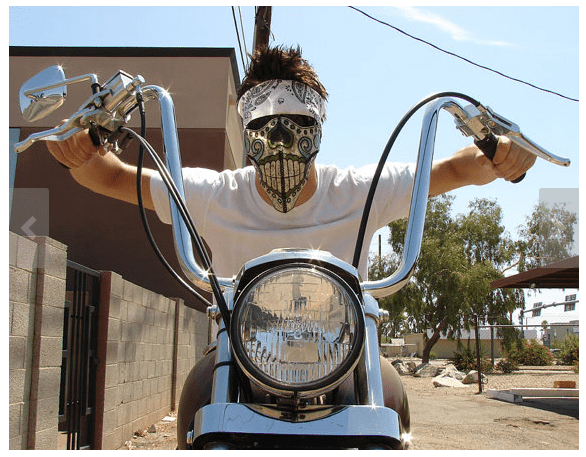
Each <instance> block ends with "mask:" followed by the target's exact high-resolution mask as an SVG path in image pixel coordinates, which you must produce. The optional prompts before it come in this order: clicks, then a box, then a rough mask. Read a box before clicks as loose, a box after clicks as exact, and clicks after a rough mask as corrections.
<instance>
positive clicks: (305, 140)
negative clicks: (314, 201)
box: [238, 79, 325, 213]
mask: <svg viewBox="0 0 586 457" xmlns="http://www.w3.org/2000/svg"><path fill="white" fill-rule="evenodd" d="M238 112H239V113H240V115H241V116H242V119H243V122H244V126H245V131H244V152H245V154H247V156H248V157H249V158H250V160H251V161H252V163H253V164H254V166H255V168H256V171H257V173H258V176H259V179H260V183H261V185H262V188H263V189H264V191H265V192H266V194H267V196H268V198H269V200H270V201H271V203H272V205H273V207H274V208H275V209H276V210H277V211H280V212H282V213H286V212H288V211H291V209H293V208H294V207H295V204H296V203H297V199H298V198H299V194H300V193H301V190H302V189H303V186H304V185H305V184H306V183H307V179H308V177H309V172H310V170H311V167H312V165H313V161H314V159H315V155H316V154H317V152H318V151H319V145H320V141H321V134H322V132H321V124H322V122H323V120H324V119H325V101H324V100H323V98H322V97H321V96H320V95H319V94H318V93H317V92H316V91H315V90H313V89H312V88H311V87H309V86H307V85H306V84H303V83H300V82H297V81H283V80H280V79H276V80H270V81H265V82H263V83H261V84H259V85H257V86H255V87H253V88H251V89H250V90H248V91H247V92H246V93H245V94H244V95H243V96H242V98H241V99H240V100H239V102H238ZM253 121H254V122H253Z"/></svg>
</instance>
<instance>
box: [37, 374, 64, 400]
mask: <svg viewBox="0 0 586 457" xmlns="http://www.w3.org/2000/svg"><path fill="white" fill-rule="evenodd" d="M60 383H61V368H60V367H55V368H41V369H40V370H39V387H38V391H37V394H36V395H37V398H40V399H47V398H50V399H55V398H57V399H58V398H59V387H60ZM31 396H32V395H31Z"/></svg>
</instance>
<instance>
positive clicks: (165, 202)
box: [150, 173, 171, 224]
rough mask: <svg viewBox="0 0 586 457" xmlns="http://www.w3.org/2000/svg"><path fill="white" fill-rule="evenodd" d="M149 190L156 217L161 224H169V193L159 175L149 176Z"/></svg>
mask: <svg viewBox="0 0 586 457" xmlns="http://www.w3.org/2000/svg"><path fill="white" fill-rule="evenodd" d="M150 189H151V198H152V199H153V204H154V205H155V212H156V213H157V216H159V219H160V220H161V222H163V223H165V224H170V223H171V210H170V206H169V193H168V192H167V186H165V183H164V182H163V178H161V175H160V174H159V173H153V175H152V176H151V181H150Z"/></svg>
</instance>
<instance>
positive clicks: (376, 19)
mask: <svg viewBox="0 0 586 457" xmlns="http://www.w3.org/2000/svg"><path fill="white" fill-rule="evenodd" d="M348 8H350V9H352V10H354V11H356V12H358V13H360V14H362V15H364V16H366V17H367V18H369V19H371V20H373V21H375V22H378V23H379V24H382V25H385V26H387V27H390V28H392V29H393V30H396V31H397V32H399V33H402V34H403V35H405V36H407V37H409V38H411V39H413V40H416V41H419V42H421V43H424V44H427V45H428V46H431V47H432V48H434V49H436V50H438V51H441V52H443V53H445V54H448V55H450V56H452V57H456V58H458V59H461V60H463V61H464V62H466V63H469V64H471V65H474V66H476V67H478V68H482V69H483V70H488V71H491V72H493V73H495V74H497V75H499V76H502V77H504V78H507V79H510V80H511V81H515V82H518V83H521V84H525V85H527V86H529V87H532V88H534V89H537V90H540V91H542V92H548V93H550V94H553V95H557V96H558V97H561V98H565V99H567V100H570V101H573V102H579V100H578V99H577V98H572V97H568V96H566V95H563V94H560V93H559V92H555V91H553V90H549V89H545V88H543V87H539V86H536V85H535V84H532V83H529V82H527V81H524V80H522V79H519V78H515V77H512V76H509V75H507V74H505V73H502V72H500V71H498V70H495V69H493V68H490V67H487V66H485V65H481V64H478V63H476V62H473V61H472V60H470V59H467V58H466V57H462V56H460V55H458V54H456V53H454V52H451V51H447V50H445V49H442V48H440V47H439V46H436V45H435V44H433V43H430V42H429V41H426V40H424V39H422V38H418V37H416V36H414V35H411V34H409V33H407V32H405V31H404V30H401V29H400V28H398V27H396V26H394V25H391V24H389V23H388V22H385V21H382V20H380V19H378V18H376V17H374V16H371V15H370V14H368V13H366V12H364V11H362V10H361V9H359V8H356V7H354V6H349V7H348Z"/></svg>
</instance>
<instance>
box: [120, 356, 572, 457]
mask: <svg viewBox="0 0 586 457" xmlns="http://www.w3.org/2000/svg"><path fill="white" fill-rule="evenodd" d="M402 380H403V383H404V386H405V389H406V390H407V395H408V397H409V405H410V410H411V436H412V441H411V445H410V447H409V449H412V450H447V449H449V450H465V449H474V450H475V449H520V450H521V449H543V450H553V449H578V448H579V447H578V446H579V420H578V413H577V407H578V405H577V402H578V399H569V400H568V399H565V400H564V399H562V400H557V401H556V400H551V401H547V400H543V399H525V400H524V402H523V403H521V404H512V403H507V402H503V401H499V400H494V399H489V398H488V397H487V396H486V390H488V389H496V390H507V389H511V388H520V387H539V388H551V387H553V381H575V382H576V387H579V385H578V383H579V375H578V374H575V373H573V372H572V371H571V370H570V369H569V368H568V367H555V366H554V367H545V368H544V367H523V369H522V370H521V371H519V372H515V373H513V374H498V373H497V374H488V383H487V384H486V385H485V386H484V388H483V392H482V393H480V394H479V393H478V385H477V384H471V385H468V386H466V387H463V388H454V387H434V386H433V384H432V378H416V377H413V376H410V375H407V376H403V377H402ZM174 416H175V414H174V413H173V412H171V413H169V417H167V420H164V421H160V422H158V423H157V424H154V428H153V429H151V432H149V431H148V429H147V430H143V431H137V432H136V433H135V435H134V436H133V437H131V438H129V439H128V441H127V442H126V444H125V445H124V446H122V447H121V448H120V449H130V450H147V449H158V450H165V449H167V450H168V449H175V448H176V446H177V441H176V421H173V420H169V418H172V417H174Z"/></svg>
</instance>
